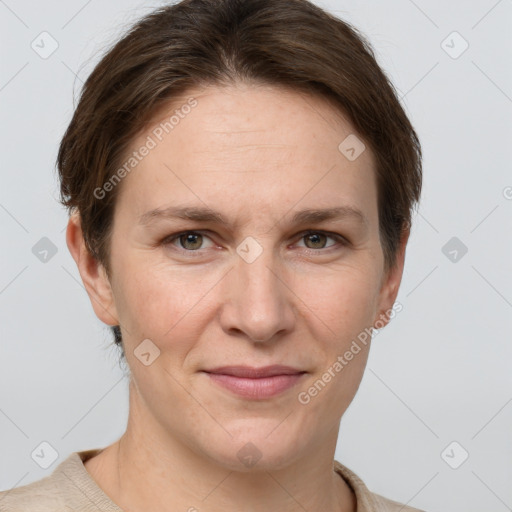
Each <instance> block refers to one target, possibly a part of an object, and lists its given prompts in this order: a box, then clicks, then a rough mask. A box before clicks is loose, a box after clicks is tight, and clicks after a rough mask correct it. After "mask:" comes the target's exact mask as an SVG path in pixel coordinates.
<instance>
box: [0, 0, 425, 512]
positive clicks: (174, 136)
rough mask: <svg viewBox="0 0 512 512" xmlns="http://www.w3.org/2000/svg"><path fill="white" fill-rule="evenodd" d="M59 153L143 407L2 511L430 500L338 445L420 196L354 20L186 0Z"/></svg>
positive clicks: (409, 146)
mask: <svg viewBox="0 0 512 512" xmlns="http://www.w3.org/2000/svg"><path fill="white" fill-rule="evenodd" d="M58 169H59V174H60V179H61V192H62V202H63V204H64V205H65V206H67V207H68V208H69V210H70V219H69V224H68V228H67V238H66V239H67V244H68V247H69V250H70V252H71V254H72V256H73V258H74V259H75V261H76V263H77V266H78V269H79V271H80V275H81V277H82V280H83V283H84V286H85V288H86V290H87V292H88V294H89V297H90V299H91V304H92V307H93V308H94V311H95V313H96V315H97V316H98V317H99V318H100V319H101V320H102V321H103V322H104V323H106V324H107V325H110V326H112V327H113V332H114V336H115V342H116V343H117V344H118V345H119V346H120V348H121V350H122V355H123V357H125V358H126V362H127V364H128V367H129V370H130V413H129V419H128V425H127V429H126V432H125V433H124V434H123V436H122V437H121V438H120V439H119V440H118V441H117V442H115V443H114V444H112V445H110V446H108V447H106V448H104V449H99V448H98V449H93V450H88V451H83V452H75V453H73V454H72V455H70V456H69V457H68V458H67V459H66V460H65V461H63V462H62V463H61V464H60V465H59V466H58V467H57V468H56V470H55V471H54V472H53V473H52V474H51V475H50V476H48V477H46V478H44V479H42V480H40V481H38V482H34V483H32V484H29V485H26V486H23V487H19V488H16V489H12V490H10V491H6V492H3V493H0V509H1V510H6V511H14V510H24V511H26V512H29V511H36V510H37V511H38V512H44V511H50V510H51V511H56V510H91V511H92V510H116V511H119V510H124V511H131V512H139V511H147V510H187V511H196V510H205V511H211V512H215V511H220V510H222V511H223V512H226V511H231V510H233V511H234V510H240V509H242V510H254V511H260V510H262V511H263V510H280V511H298V510H308V511H313V510H324V511H333V512H334V511H338V512H354V511H357V512H363V511H364V512H370V511H372V512H373V511H382V510H396V511H398V510H403V511H414V510H417V509H413V508H410V507H407V506H404V505H402V504H400V503H397V502H396V501H393V500H391V499H387V498H384V497H382V496H379V495H377V494H375V493H372V492H371V491H370V490H369V489H368V488H367V487H366V486H365V484H364V483H363V482H362V481H361V480H360V479H359V478H358V477H357V476H356V475H355V474H354V473H353V472H352V471H350V470H349V469H348V468H347V467H345V466H343V465H342V464H340V463H339V462H338V461H335V460H334V453H335V448H336V443H337V439H338V432H339V426H340V421H341V418H342V416H343V414H344V412H345V411H346V409H347V408H348V406H349V404H350V403H351V401H352V399H353V398H354V396H355V394H356V392H357V389H358V386H359V383H360V381H361V379H362V376H363V372H364V368H365V365H366V361H367V357H368V351H369V347H370V341H371V332H372V328H373V327H375V328H382V327H384V326H385V325H386V324H387V323H388V322H389V320H390V319H391V318H392V317H393V315H394V313H395V311H396V309H397V305H396V304H395V299H396V296H397V293H398V289H399V286H400V281H401V277H402V272H403V266H404V258H405V248H406V244H407V240H408V236H409V230H410V219H411V213H412V210H413V207H414V205H415V204H417V202H418V201H419V198H420V192H421V149H420V144H419V141H418V138H417V136H416V133H415V131H414V129H413V127H412V126H411V124H410V122H409V120H408V119H407V116H406V115H405V113H404V111H403V109H402V108H401V106H400V103H399V101H398V99H397V97H396V94H395V92H394V90H393V87H392V85H391V84H390V83H389V81H388V80H387V78H386V76H385V75H384V73H383V72H382V70H381V69H380V68H379V66H378V65H377V63H376V61H375V59H374V56H373V54H372V51H371V49H370V47H369V46H368V44H367V43H365V42H364V40H363V39H362V38H361V36H359V35H358V34H357V33H356V32H355V31H354V29H352V28H351V27H350V26H349V25H347V24H346V23H344V22H343V21H341V20H339V19H337V18H335V17H333V16H331V15H329V14H327V13H326V12H324V11H323V10H321V9H320V8H319V7H316V6H315V5H313V4H311V3H309V2H307V1H305V0H245V1H237V0H221V1H219V0H184V1H182V2H180V3H178V4H176V5H172V6H168V7H163V8H161V9H159V10H157V11H155V12H154V13H152V14H150V15H149V16H147V17H145V18H144V19H142V20H141V21H140V22H138V23H137V24H136V25H135V26H134V27H133V28H132V29H131V30H130V31H129V32H128V33H127V34H126V35H125V36H124V37H123V39H121V40H120V41H119V42H118V43H117V44H116V45H115V46H114V47H113V48H112V49H111V50H110V51H109V52H108V53H107V54H106V55H105V56H104V57H103V59H102V60H101V62H100V63H99V64H98V65H97V66H96V68H95V69H94V71H93V72H92V74H91V75H90V77H89V78H88V80H87V82H86V83H85V85H84V89H83V91H82V95H81V98H80V102H79V104H78V106H77V108H76V111H75V113H74V117H73V119H72V121H71V123H70V125H69V127H68V129H67V131H66V133H65V135H64V138H63V140H62V142H61V146H60V150H59V155H58ZM189 244H190V245H189ZM398 307H399V306H398Z"/></svg>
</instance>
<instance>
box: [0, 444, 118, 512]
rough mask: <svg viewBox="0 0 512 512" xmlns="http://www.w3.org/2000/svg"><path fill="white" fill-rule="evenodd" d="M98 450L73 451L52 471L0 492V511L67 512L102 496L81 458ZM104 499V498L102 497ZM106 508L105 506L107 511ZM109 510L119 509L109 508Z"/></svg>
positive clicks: (83, 458) (84, 458) (82, 506)
mask: <svg viewBox="0 0 512 512" xmlns="http://www.w3.org/2000/svg"><path fill="white" fill-rule="evenodd" d="M99 451H101V450H100V449H93V450H85V451H82V452H74V453H72V454H70V455H69V456H68V457H67V458H66V459H65V460H63V461H61V463H60V464H59V465H58V466H57V467H56V468H55V469H54V471H53V473H51V474H50V475H48V476H45V477H44V478H41V479H40V480H37V481H35V482H32V483H29V484H26V485H22V486H19V487H15V488H13V489H9V490H5V491H2V492H0V512H68V511H73V510H77V509H80V510H82V509H84V506H85V507H87V506H88V505H89V503H90V502H92V503H95V500H99V501H101V500H100V498H104V496H103V495H102V493H101V490H100V489H99V488H97V487H96V485H95V483H94V482H93V480H92V479H91V478H90V477H89V475H88V473H87V471H86V469H85V467H84V465H83V461H84V460H86V459H87V458H88V457H91V456H93V455H95V454H97V453H98V452H99ZM104 501H105V500H104ZM107 509H108V508H105V510H107ZM108 510H116V512H117V510H119V509H116V508H110V509H108Z"/></svg>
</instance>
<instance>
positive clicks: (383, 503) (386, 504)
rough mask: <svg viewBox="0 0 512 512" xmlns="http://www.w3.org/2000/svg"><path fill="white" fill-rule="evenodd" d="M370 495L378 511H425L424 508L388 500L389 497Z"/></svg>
mask: <svg viewBox="0 0 512 512" xmlns="http://www.w3.org/2000/svg"><path fill="white" fill-rule="evenodd" d="M370 494H371V495H372V498H373V501H374V502H375V503H376V505H377V507H378V508H377V510H378V511H379V512H380V511H381V510H382V512H425V511H424V510H420V509H419V508H413V507H409V506H407V505H404V504H403V503H399V502H398V501H393V500H390V499H389V498H385V497H384V496H381V495H380V494H375V493H373V492H372V493H370Z"/></svg>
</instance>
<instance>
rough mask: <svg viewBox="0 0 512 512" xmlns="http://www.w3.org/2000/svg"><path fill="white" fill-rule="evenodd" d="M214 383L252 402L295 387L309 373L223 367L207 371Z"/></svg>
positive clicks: (282, 368)
mask: <svg viewBox="0 0 512 512" xmlns="http://www.w3.org/2000/svg"><path fill="white" fill-rule="evenodd" d="M204 373H206V375H208V377H209V378H210V380H211V381H212V382H214V383H215V384H217V385H219V386H220V387H222V388H223V389H227V390H228V391H230V393H233V394H235V395H238V396H240V397H242V398H245V399H250V400H264V399H269V398H272V397H274V396H276V395H279V394H281V393H284V392H285V391H286V390H288V389H290V388H292V387H294V386H295V385H296V384H297V383H298V382H299V381H300V380H301V379H302V377H303V375H305V374H306V373H307V372H305V371H302V370H298V369H297V368H292V367H291V366H283V365H273V366H264V367H261V368H252V367H249V366H223V367H221V368H214V369H212V370H205V372H204Z"/></svg>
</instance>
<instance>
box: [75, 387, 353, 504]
mask: <svg viewBox="0 0 512 512" xmlns="http://www.w3.org/2000/svg"><path fill="white" fill-rule="evenodd" d="M132 395H133V390H132V389H130V417H129V420H128V426H127V429H126V432H125V433H124V435H123V436H122V437H121V438H120V440H119V441H117V442H116V443H114V444H113V445H110V446H109V447H108V448H106V449H105V450H103V451H102V452H101V453H100V454H98V455H97V456H96V457H94V458H92V459H90V460H89V461H87V462H86V464H85V466H86V469H87V470H88V472H89V473H90V474H91V476H92V477H93V479H95V480H96V482H97V483H98V485H99V486H100V487H101V488H102V489H103V491H104V492H105V493H106V494H107V495H108V496H109V497H110V498H111V499H112V500H113V501H114V502H115V503H116V504H117V505H118V506H120V507H121V508H122V509H123V510H126V511H127V512H145V511H147V510H171V509H172V510H183V511H187V512H197V511H201V510H208V512H235V511H238V510H249V511H251V512H268V510H280V511H282V512H299V511H300V512H304V510H324V511H325V512H355V511H356V500H355V496H354V494H353V492H352V490H351V489H350V487H349V486H348V484H347V483H346V482H345V481H344V480H343V478H342V477H341V476H340V475H339V474H337V473H335V472H334V469H333V459H334V450H335V447H336V440H337V435H338V429H333V430H332V431H331V432H330V435H329V439H328V440H325V439H324V440H323V444H322V446H320V447H319V446H315V447H313V448H312V449H311V450H310V452H304V454H303V455H302V456H301V457H299V458H297V459H295V460H294V462H293V463H292V464H290V465H288V466H286V467H285V468H282V469H278V470H272V469H270V470H268V469H257V464H256V465H255V466H254V467H252V468H251V469H250V470H247V471H243V472H241V471H233V470H231V469H229V468H227V467H226V466H223V465H221V464H219V462H218V461H216V460H214V459H212V458H209V457H208V455H206V454H204V453H198V452H197V451H194V449H193V447H191V446H189V445H188V444H187V442H186V439H180V438H179V437H177V436H174V437H173V436H170V435H169V433H168V432H165V431H164V430H163V429H162V427H161V425H159V424H158V422H157V421H156V420H155V419H154V418H153V417H152V416H151V415H150V414H148V412H147V409H146V408H145V407H143V406H142V404H141V403H139V402H138V400H134V399H132V398H133V397H132ZM132 402H133V403H132Z"/></svg>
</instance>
